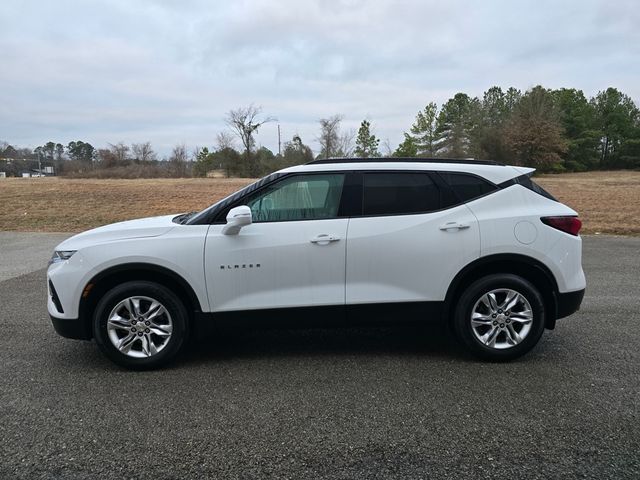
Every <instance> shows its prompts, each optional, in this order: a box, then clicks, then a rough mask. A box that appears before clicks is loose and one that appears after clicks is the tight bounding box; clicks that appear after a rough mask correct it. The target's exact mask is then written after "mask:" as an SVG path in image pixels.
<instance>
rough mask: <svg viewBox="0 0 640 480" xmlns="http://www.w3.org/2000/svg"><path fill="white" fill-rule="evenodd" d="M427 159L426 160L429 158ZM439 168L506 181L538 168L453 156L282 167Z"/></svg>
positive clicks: (329, 169)
mask: <svg viewBox="0 0 640 480" xmlns="http://www.w3.org/2000/svg"><path fill="white" fill-rule="evenodd" d="M425 160H426V161H425ZM358 170H379V171H394V170H395V171H398V170H402V171H436V172H463V173H471V174H474V175H478V176H481V177H483V178H486V179H487V180H489V181H491V182H493V183H496V184H498V183H502V182H505V181H507V180H511V179H512V178H515V177H519V176H520V175H525V174H528V173H531V172H533V171H535V169H534V168H528V167H516V166H512V165H502V164H499V163H496V162H488V161H473V160H457V159H456V160H449V159H395V158H393V159H387V158H375V159H328V161H314V162H310V163H307V164H305V165H297V166H295V167H289V168H285V169H283V170H280V172H282V173H307V172H335V171H358Z"/></svg>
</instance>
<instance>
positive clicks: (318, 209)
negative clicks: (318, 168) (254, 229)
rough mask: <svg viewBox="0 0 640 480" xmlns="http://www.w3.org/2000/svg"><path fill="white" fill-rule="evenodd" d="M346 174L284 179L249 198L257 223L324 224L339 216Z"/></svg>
mask: <svg viewBox="0 0 640 480" xmlns="http://www.w3.org/2000/svg"><path fill="white" fill-rule="evenodd" d="M343 183H344V174H341V173H332V174H315V175H297V176H292V177H287V178H284V179H283V180H280V181H279V182H276V183H274V184H272V185H269V186H268V187H266V188H264V189H262V190H260V191H259V192H256V193H255V194H254V195H251V196H249V198H247V200H246V202H245V203H246V205H248V206H249V208H251V215H252V217H253V222H254V223H260V222H286V221H294V220H321V219H326V218H335V217H337V215H338V208H339V206H340V197H341V195H342V185H343Z"/></svg>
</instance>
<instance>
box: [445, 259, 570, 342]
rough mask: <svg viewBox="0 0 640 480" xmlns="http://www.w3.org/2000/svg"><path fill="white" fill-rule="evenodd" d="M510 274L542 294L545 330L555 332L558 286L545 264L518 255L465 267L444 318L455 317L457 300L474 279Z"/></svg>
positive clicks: (447, 300) (456, 279) (451, 290)
mask: <svg viewBox="0 0 640 480" xmlns="http://www.w3.org/2000/svg"><path fill="white" fill-rule="evenodd" d="M497 273H510V274H514V275H518V276H520V277H522V278H524V279H525V280H528V281H529V282H531V283H532V284H533V285H534V286H535V287H536V288H537V289H538V291H539V292H540V294H541V295H542V298H543V299H544V304H545V313H546V318H545V328H548V329H550V330H553V329H554V328H555V325H556V318H557V311H558V302H557V298H558V283H557V281H556V279H555V277H554V276H553V273H551V270H549V268H547V267H546V266H545V265H544V264H543V263H542V262H540V261H539V260H536V259H535V258H532V257H528V256H526V255H519V254H495V255H489V256H486V257H482V258H479V259H477V260H474V261H473V262H471V263H469V264H468V265H466V266H465V267H464V268H463V269H462V270H460V272H458V274H457V275H456V276H455V277H454V279H453V281H452V282H451V284H450V285H449V289H448V290H447V295H446V297H445V305H444V311H443V313H444V315H445V316H446V317H445V319H449V318H452V316H453V310H454V309H455V306H456V299H458V298H460V295H461V294H462V292H464V290H465V289H466V288H467V287H468V286H469V285H471V283H473V282H474V281H475V280H477V279H479V278H481V277H484V276H487V275H492V274H497Z"/></svg>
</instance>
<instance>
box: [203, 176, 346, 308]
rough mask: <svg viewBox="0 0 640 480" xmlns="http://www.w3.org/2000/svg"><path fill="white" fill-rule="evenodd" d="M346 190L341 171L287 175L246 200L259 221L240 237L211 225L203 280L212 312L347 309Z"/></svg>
mask: <svg viewBox="0 0 640 480" xmlns="http://www.w3.org/2000/svg"><path fill="white" fill-rule="evenodd" d="M343 184H344V174H342V173H322V174H299V175H291V176H287V177H285V178H283V179H281V180H279V181H277V182H275V183H273V184H271V185H267V186H265V187H264V188H262V189H261V190H258V191H257V192H254V193H252V194H251V195H250V196H249V197H248V198H245V199H242V200H241V203H242V204H244V205H248V206H249V207H250V208H251V214H252V218H253V223H252V224H251V225H248V226H246V227H243V228H242V229H241V230H240V233H239V234H237V235H224V234H223V233H222V227H223V225H211V227H210V228H209V232H208V234H207V242H206V245H205V274H206V281H207V291H208V295H209V302H210V304H211V308H212V311H213V312H222V311H236V310H257V309H271V308H291V307H300V306H305V307H306V306H319V305H344V302H345V254H346V234H347V225H348V222H349V220H348V219H347V218H339V217H338V211H339V206H340V199H341V196H342V187H343Z"/></svg>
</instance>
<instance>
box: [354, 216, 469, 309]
mask: <svg viewBox="0 0 640 480" xmlns="http://www.w3.org/2000/svg"><path fill="white" fill-rule="evenodd" d="M447 222H460V223H464V224H465V225H468V228H464V229H451V230H446V231H445V230H440V227H441V226H442V225H444V224H445V223H447ZM479 256H480V234H479V229H478V222H477V220H476V218H475V217H474V215H473V214H472V213H471V211H470V210H469V209H468V208H467V207H466V206H465V205H460V206H457V207H454V208H451V209H448V210H443V211H441V212H434V213H427V214H419V215H395V216H386V217H365V218H353V219H351V222H350V224H349V236H348V244H347V295H346V296H347V303H349V304H358V303H377V302H382V303H385V302H418V301H436V300H444V298H445V295H446V293H447V289H448V288H449V284H450V283H451V280H453V277H455V275H456V274H457V273H458V272H459V271H460V270H461V269H462V268H463V267H464V266H465V265H467V264H468V263H471V262H472V261H473V260H475V259H477V258H478V257H479Z"/></svg>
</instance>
